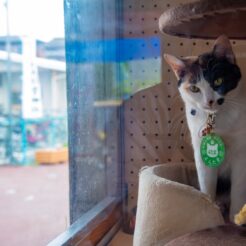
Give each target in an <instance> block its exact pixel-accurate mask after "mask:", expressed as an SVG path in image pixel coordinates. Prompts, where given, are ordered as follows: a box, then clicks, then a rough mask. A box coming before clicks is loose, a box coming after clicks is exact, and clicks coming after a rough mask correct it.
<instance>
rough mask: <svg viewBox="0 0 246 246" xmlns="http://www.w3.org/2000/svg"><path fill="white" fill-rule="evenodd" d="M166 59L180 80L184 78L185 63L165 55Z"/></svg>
mask: <svg viewBox="0 0 246 246" xmlns="http://www.w3.org/2000/svg"><path fill="white" fill-rule="evenodd" d="M164 58H165V60H166V62H167V63H168V64H169V65H170V67H171V68H172V70H173V72H174V73H175V75H176V77H177V79H178V80H179V79H180V78H181V77H183V76H184V73H185V63H184V62H183V61H182V60H180V59H179V58H177V57H175V56H173V55H169V54H164Z"/></svg>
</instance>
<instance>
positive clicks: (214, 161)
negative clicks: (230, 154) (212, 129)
mask: <svg viewBox="0 0 246 246" xmlns="http://www.w3.org/2000/svg"><path fill="white" fill-rule="evenodd" d="M200 151H201V157H202V160H203V162H204V164H205V165H206V166H208V167H214V168H216V167H219V166H220V165H221V164H222V162H223V161H224V159H225V145H224V142H223V140H222V139H221V138H220V137H219V136H218V135H216V134H214V133H211V134H208V135H206V136H204V137H203V138H202V142H201V147H200Z"/></svg>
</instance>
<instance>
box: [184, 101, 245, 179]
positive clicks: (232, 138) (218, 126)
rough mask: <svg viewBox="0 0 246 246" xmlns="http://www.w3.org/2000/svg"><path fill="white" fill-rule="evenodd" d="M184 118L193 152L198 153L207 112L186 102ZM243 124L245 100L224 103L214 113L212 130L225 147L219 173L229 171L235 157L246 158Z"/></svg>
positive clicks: (224, 173)
mask: <svg viewBox="0 0 246 246" xmlns="http://www.w3.org/2000/svg"><path fill="white" fill-rule="evenodd" d="M244 105H245V106H244ZM194 112H195V113H194ZM192 113H193V114H192ZM186 118H187V122H188V126H189V130H190V134H191V138H192V145H193V149H194V152H195V154H199V153H198V152H200V142H201V139H202V130H203V129H204V128H205V127H206V122H207V118H208V113H206V112H204V111H203V110H201V109H199V108H198V107H195V106H194V105H189V104H186ZM245 126H246V101H245V102H242V101H240V103H239V102H238V103H237V104H235V103H234V104H230V103H228V104H225V105H224V108H223V110H221V111H220V112H218V113H217V114H216V117H215V128H214V130H213V131H214V132H215V133H216V134H218V135H219V136H220V137H221V138H222V139H223V141H224V143H225V147H226V157H225V161H224V163H223V165H221V167H220V168H219V173H220V174H221V175H227V174H228V173H229V172H230V165H232V164H233V162H235V160H236V158H245V159H246V128H245ZM232 160H233V161H232Z"/></svg>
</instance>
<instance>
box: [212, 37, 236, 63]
mask: <svg viewBox="0 0 246 246" xmlns="http://www.w3.org/2000/svg"><path fill="white" fill-rule="evenodd" d="M213 53H214V55H215V56H216V57H218V58H226V59H227V60H228V61H229V62H230V63H232V64H235V62H236V61H235V55H234V53H233V50H232V47H231V43H230V40H229V39H228V38H227V36H225V35H221V36H219V37H218V38H217V40H216V41H215V43H214V49H213Z"/></svg>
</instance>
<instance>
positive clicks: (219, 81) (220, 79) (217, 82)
mask: <svg viewBox="0 0 246 246" xmlns="http://www.w3.org/2000/svg"><path fill="white" fill-rule="evenodd" d="M223 81H224V80H223V79H222V78H218V79H216V80H215V81H214V85H215V86H220V85H221V84H222V83H223Z"/></svg>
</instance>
